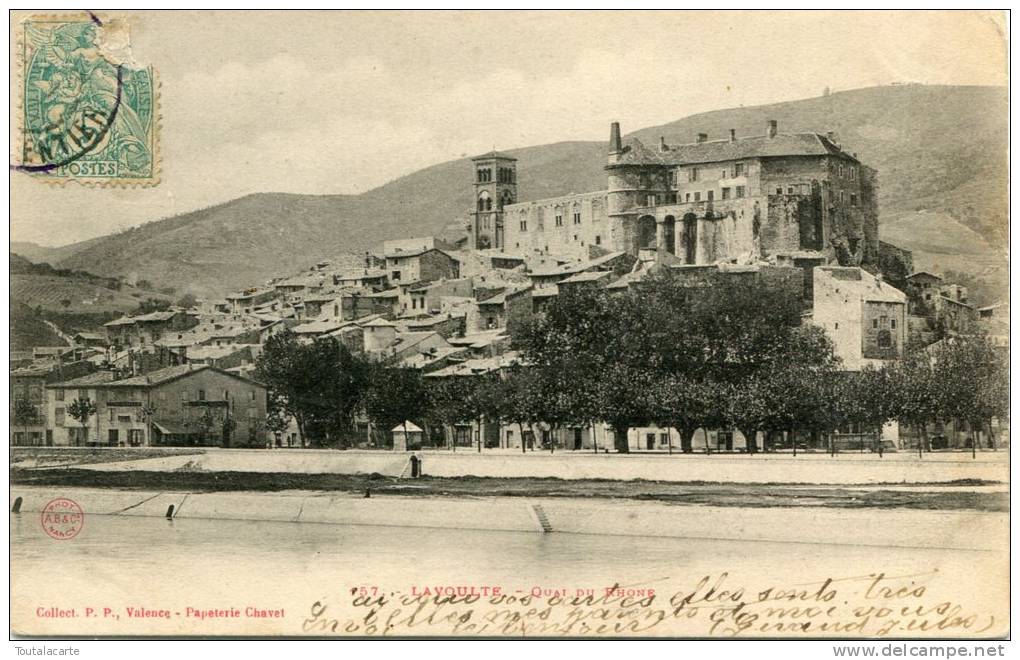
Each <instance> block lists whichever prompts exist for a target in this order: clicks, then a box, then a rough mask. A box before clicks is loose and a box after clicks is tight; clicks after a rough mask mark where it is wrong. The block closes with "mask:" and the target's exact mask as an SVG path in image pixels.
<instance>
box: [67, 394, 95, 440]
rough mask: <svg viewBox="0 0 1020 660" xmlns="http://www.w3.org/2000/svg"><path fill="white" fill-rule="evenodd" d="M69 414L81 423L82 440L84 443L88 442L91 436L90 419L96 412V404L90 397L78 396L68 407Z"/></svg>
mask: <svg viewBox="0 0 1020 660" xmlns="http://www.w3.org/2000/svg"><path fill="white" fill-rule="evenodd" d="M67 414H69V415H70V416H71V418H72V419H74V420H75V421H77V422H78V423H79V424H81V441H82V444H85V443H87V442H88V437H89V426H88V425H89V419H91V418H92V416H93V415H95V414H96V404H95V403H93V402H92V400H91V399H89V398H88V397H77V398H75V400H74V401H72V402H71V405H69V406H68V407H67Z"/></svg>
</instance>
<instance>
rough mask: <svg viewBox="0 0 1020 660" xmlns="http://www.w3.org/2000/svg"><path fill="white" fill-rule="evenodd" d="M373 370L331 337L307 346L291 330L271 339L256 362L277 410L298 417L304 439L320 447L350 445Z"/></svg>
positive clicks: (258, 371)
mask: <svg viewBox="0 0 1020 660" xmlns="http://www.w3.org/2000/svg"><path fill="white" fill-rule="evenodd" d="M370 368H371V365H370V364H369V363H368V362H367V361H366V360H365V358H363V357H361V356H356V355H354V354H352V353H351V351H350V350H349V349H348V348H347V347H346V346H344V345H343V344H341V343H340V342H339V341H337V340H336V339H335V338H333V337H324V338H319V339H316V340H315V341H313V342H311V343H308V344H303V343H301V342H300V341H298V339H297V337H296V336H295V335H294V333H292V332H290V331H289V330H285V331H283V332H280V333H278V334H276V335H273V336H272V337H270V338H269V339H268V340H267V341H266V344H265V348H264V349H263V351H262V354H261V355H259V357H258V359H257V360H256V371H257V374H258V378H259V379H260V380H261V381H262V382H264V383H266V385H268V386H269V389H270V392H271V398H273V399H274V401H275V403H274V405H278V406H279V407H280V408H281V409H282V410H283V411H284V412H286V413H287V414H288V415H290V416H291V417H293V418H294V420H295V421H296V422H297V425H298V430H299V432H300V433H301V437H302V439H304V438H309V439H311V441H312V443H313V444H316V445H320V446H321V445H326V446H341V447H344V446H346V443H347V437H348V436H349V434H350V432H351V431H352V429H353V427H354V415H355V413H356V412H357V411H358V410H360V409H361V404H362V401H363V399H364V397H365V394H366V391H367V389H368V384H369V371H370Z"/></svg>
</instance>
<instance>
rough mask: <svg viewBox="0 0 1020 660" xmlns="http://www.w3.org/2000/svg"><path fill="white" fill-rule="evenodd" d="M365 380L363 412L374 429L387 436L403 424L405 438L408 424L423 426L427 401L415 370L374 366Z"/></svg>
mask: <svg viewBox="0 0 1020 660" xmlns="http://www.w3.org/2000/svg"><path fill="white" fill-rule="evenodd" d="M368 381H369V386H368V389H367V391H366V393H365V398H364V407H365V413H366V414H367V415H368V417H369V419H371V420H372V422H373V423H375V425H376V426H377V427H378V428H380V429H382V430H383V431H384V432H386V433H388V432H389V431H390V429H393V428H395V427H397V426H399V425H403V427H404V433H405V437H406V433H407V422H408V421H414V420H415V419H417V420H419V421H422V423H424V417H425V414H426V410H427V406H428V401H427V399H426V396H425V392H424V388H423V384H422V377H421V373H420V372H419V371H418V370H417V369H405V368H401V367H395V366H387V365H384V364H376V365H372V367H371V369H370V373H369V376H368Z"/></svg>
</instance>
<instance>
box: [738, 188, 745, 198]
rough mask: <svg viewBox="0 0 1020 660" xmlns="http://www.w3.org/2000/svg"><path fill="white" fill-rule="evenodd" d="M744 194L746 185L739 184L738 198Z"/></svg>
mask: <svg viewBox="0 0 1020 660" xmlns="http://www.w3.org/2000/svg"><path fill="white" fill-rule="evenodd" d="M743 196H744V186H737V199H740V198H741V197H743Z"/></svg>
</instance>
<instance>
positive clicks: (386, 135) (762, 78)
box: [11, 11, 1007, 245]
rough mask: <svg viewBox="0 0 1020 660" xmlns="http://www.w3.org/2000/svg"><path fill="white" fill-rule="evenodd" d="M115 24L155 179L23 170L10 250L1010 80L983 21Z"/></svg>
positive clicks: (238, 19)
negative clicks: (153, 123) (529, 155)
mask: <svg viewBox="0 0 1020 660" xmlns="http://www.w3.org/2000/svg"><path fill="white" fill-rule="evenodd" d="M121 16H123V17H126V19H127V23H128V25H129V28H130V33H131V54H132V57H133V59H134V60H135V62H137V63H140V64H144V65H152V66H153V67H154V68H155V70H156V73H157V76H158V79H159V81H160V109H161V115H162V122H161V131H160V135H161V146H160V150H161V154H162V176H161V180H160V182H159V184H158V185H156V186H154V187H152V188H145V189H139V188H135V189H111V188H84V187H81V186H79V185H76V184H68V185H65V186H62V187H56V186H52V185H47V184H43V183H41V182H39V181H37V180H34V179H32V178H30V177H28V176H26V175H24V174H22V173H12V174H11V227H12V231H11V236H12V240H15V241H33V242H36V243H40V244H42V245H63V244H67V243H72V242H76V241H79V240H84V239H87V238H92V237H95V236H100V235H103V234H108V233H111V232H114V231H118V230H121V229H124V228H127V227H130V226H133V225H138V224H141V223H145V222H149V221H152V220H157V219H159V218H163V217H168V216H171V215H174V214H177V213H182V212H186V211H191V210H194V209H198V208H203V207H206V206H209V205H212V204H216V203H220V202H224V201H228V200H230V199H233V198H236V197H240V196H242V195H246V194H249V193H253V192H295V193H316V194H332V193H355V194H356V193H360V192H364V191H366V190H369V189H371V188H373V187H376V186H379V185H382V184H384V183H386V182H388V181H390V180H392V179H394V178H397V177H399V176H402V175H405V174H408V173H411V172H413V171H415V170H418V169H421V168H422V167H426V166H428V165H432V164H435V163H439V162H443V161H447V160H451V159H455V158H459V157H462V156H470V155H475V154H477V153H482V152H485V151H488V150H490V149H492V148H496V149H513V148H517V147H525V146H531V145H537V144H545V143H549V142H559V141H565V140H606V139H607V138H608V126H609V123H610V122H611V121H620V122H621V123H622V125H623V129H624V132H629V131H632V130H637V129H640V128H644V127H646V126H653V125H657V124H663V123H667V122H670V121H674V120H677V119H680V118H682V117H685V116H687V115H691V114H695V113H699V112H705V111H709V110H716V109H722V108H729V107H734V106H739V105H745V106H750V105H759V104H765V103H776V102H782V101H789V100H795V99H801V98H810V97H814V96H819V95H820V94H821V93H822V90H823V89H824V88H826V87H829V88H831V90H832V91H839V90H846V89H855V88H860V87H870V86H875V85H887V84H890V83H893V82H920V83H926V84H949V85H1005V84H1006V83H1007V61H1006V41H1005V40H1006V36H1005V27H1004V19H1003V18H1002V16H1001V13H988V12H984V13H982V12H781V11H760V12H629V13H625V12H614V13H600V12H287V13H275V12H229V11H213V12H204V11H191V12H176V11H174V12H171V11H166V12H152V13H146V12H132V13H127V14H124V13H117V12H110V13H108V14H105V15H104V17H105V18H109V17H121ZM16 24H17V21H12V26H13V27H12V29H16V27H17V25H16ZM14 43H16V35H12V49H13V48H14ZM12 52H13V51H12ZM12 62H14V58H12ZM13 66H15V65H14V64H12V67H13ZM15 75H16V72H15V70H13V69H12V80H16V78H14V77H13V76H15ZM13 102H14V101H12V103H13ZM16 110H17V109H16V108H12V117H13V116H16ZM14 126H15V124H14V123H12V131H13V130H15V129H14Z"/></svg>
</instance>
